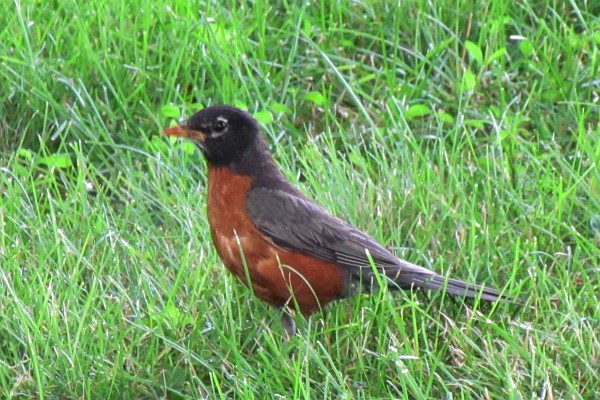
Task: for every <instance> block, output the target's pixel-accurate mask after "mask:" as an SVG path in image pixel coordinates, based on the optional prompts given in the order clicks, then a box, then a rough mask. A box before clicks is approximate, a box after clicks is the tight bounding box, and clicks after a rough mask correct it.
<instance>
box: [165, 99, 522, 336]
mask: <svg viewBox="0 0 600 400" xmlns="http://www.w3.org/2000/svg"><path fill="white" fill-rule="evenodd" d="M164 134H165V135H168V136H179V137H183V138H186V139H188V140H191V141H192V142H193V143H195V144H196V145H197V147H198V148H199V149H200V151H201V152H202V154H203V155H204V158H205V159H206V163H207V165H208V173H207V187H208V192H207V205H206V207H207V217H208V223H209V226H210V234H211V237H212V241H213V244H214V247H215V249H216V252H217V254H218V255H219V257H220V259H221V260H222V262H223V264H224V266H225V267H226V269H228V270H229V271H230V272H231V273H232V274H233V275H235V276H236V277H237V278H238V279H239V280H241V281H242V282H243V283H244V284H245V285H247V286H248V287H250V288H251V289H252V291H253V292H254V294H255V295H256V296H257V297H258V298H260V299H261V300H264V301H265V302H267V303H269V304H270V305H272V306H275V307H277V308H280V309H282V310H283V311H284V312H283V313H282V325H283V328H284V329H285V330H286V331H287V332H288V333H289V334H290V335H293V334H295V333H296V327H295V322H294V320H293V318H292V316H291V314H293V313H295V312H297V311H299V312H300V313H302V314H303V315H304V316H305V317H308V316H310V315H311V314H313V313H314V312H316V311H319V310H321V309H322V308H323V307H324V306H325V305H327V304H328V303H330V302H332V301H334V300H337V299H342V298H346V297H349V296H352V295H355V294H358V293H363V292H367V293H368V292H373V291H376V290H377V289H378V288H379V286H380V282H381V279H378V277H377V274H379V277H384V279H385V280H386V281H387V282H388V283H389V285H388V287H389V288H397V289H409V290H410V289H419V288H420V289H424V290H432V291H445V292H446V293H447V294H450V295H454V296H462V297H470V298H480V299H482V300H486V301H498V300H501V301H508V302H513V301H514V300H515V298H514V297H512V296H510V295H508V294H505V293H503V292H501V291H499V290H497V289H494V288H492V287H489V286H483V285H478V284H474V283H468V282H465V281H463V280H460V279H455V278H448V277H444V276H442V275H440V274H438V273H436V272H434V271H432V270H430V269H427V268H424V267H421V266H419V265H416V264H413V263H411V262H408V261H405V260H403V259H401V258H398V257H397V256H396V255H394V254H393V253H392V252H391V251H389V250H388V249H386V248H385V247H384V246H383V245H382V244H380V243H379V242H378V241H377V240H375V239H373V238H372V237H371V236H369V235H368V234H367V233H365V232H363V231H362V230H360V229H358V228H356V227H354V226H352V225H350V224H349V223H347V222H345V221H344V220H342V219H340V218H338V217H336V216H333V215H332V214H330V213H329V212H328V211H326V210H325V209H324V208H322V207H321V206H319V205H317V204H316V203H315V202H313V201H312V200H311V199H310V198H308V197H307V196H306V195H305V194H304V193H302V192H301V191H300V190H299V189H298V188H297V187H296V186H295V185H294V184H292V183H291V182H290V181H289V180H288V179H287V178H286V177H285V175H284V174H283V172H282V171H281V170H280V169H279V168H278V166H277V165H276V163H275V161H274V159H273V156H272V153H271V151H270V150H269V145H268V143H267V141H266V140H265V138H264V137H263V135H262V134H261V132H260V129H259V126H258V123H257V121H256V120H255V119H254V118H253V117H252V116H251V115H250V114H249V113H247V112H245V111H243V110H240V109H238V108H236V107H233V106H228V105H215V106H209V107H206V108H204V109H202V110H200V111H198V112H196V113H194V114H193V115H192V116H191V117H190V118H189V119H187V121H185V122H184V123H182V124H180V125H175V126H173V127H170V128H167V129H165V130H164Z"/></svg>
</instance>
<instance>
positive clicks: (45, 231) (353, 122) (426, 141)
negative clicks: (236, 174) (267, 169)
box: [0, 0, 600, 400]
mask: <svg viewBox="0 0 600 400" xmlns="http://www.w3.org/2000/svg"><path fill="white" fill-rule="evenodd" d="M397 3H399V4H397ZM598 15H600V4H599V3H598V2H597V1H591V0H590V1H566V0H565V1H561V0H541V1H530V2H522V1H508V0H497V1H488V0H484V1H464V2H460V1H452V0H437V1H435V0H434V1H425V0H409V1H401V2H391V1H390V2H385V1H377V0H364V1H339V2H326V1H320V2H309V1H307V2H290V1H283V2H266V1H263V0H255V1H241V2H235V1H222V2H217V1H200V2H189V1H176V2H166V1H165V2H163V1H157V2H144V1H140V0H134V1H129V2H121V1H114V0H107V1H100V0H90V1H86V2H83V1H79V2H77V1H73V0H55V1H48V2H39V1H33V0H22V1H20V0H15V1H5V2H3V3H2V5H0V26H1V27H2V28H1V30H0V264H1V268H0V397H1V398H7V399H29V398H32V399H59V398H60V399H155V398H164V399H188V398H190V399H194V398H198V399H200V398H210V399H213V398H236V399H266V398H272V399H296V398H297V399H321V398H328V399H340V398H348V399H350V398H352V399H387V398H400V399H430V398H431V399H455V398H458V399H545V400H546V399H547V400H551V399H598V398H600V372H599V371H600V306H599V303H600V298H599V296H600V295H599V293H600V128H599V114H600V106H599V104H600V79H599V77H600V53H599V49H600V18H599V17H598ZM218 103H225V104H233V105H236V106H238V107H241V108H244V109H246V110H247V111H248V112H250V113H252V114H253V115H254V116H255V118H256V119H257V120H258V121H259V122H260V124H261V127H262V130H263V133H264V134H265V136H266V137H267V139H268V141H269V143H271V145H272V150H273V152H274V154H275V158H276V160H277V162H278V163H279V165H280V166H281V168H282V170H283V171H284V173H285V175H286V176H288V177H289V179H290V180H291V181H292V182H294V183H296V184H297V185H298V186H299V187H300V188H301V190H302V191H304V192H305V193H306V194H307V195H309V196H310V197H312V198H314V199H315V200H316V201H317V202H318V203H320V204H321V205H323V206H324V207H325V208H326V209H328V210H330V211H331V212H333V213H334V214H336V215H337V216H340V217H342V218H344V219H346V220H348V221H350V222H352V223H353V224H354V225H356V226H358V227H360V228H361V229H363V230H365V231H367V232H368V233H369V234H371V235H372V236H374V237H375V238H377V239H378V240H379V241H381V242H382V243H384V244H385V245H386V246H387V247H388V248H390V249H391V250H392V251H393V252H395V253H396V254H398V255H399V256H400V257H403V258H406V259H408V260H410V261H412V262H414V263H418V264H420V265H423V266H426V267H428V268H431V269H434V270H436V271H438V272H440V273H442V274H444V275H451V276H454V277H458V278H462V279H465V280H468V281H473V282H478V283H485V284H487V285H491V286H495V287H497V288H501V289H504V290H506V292H507V293H509V294H511V295H515V296H522V297H524V298H525V300H526V304H525V305H524V306H515V305H511V304H506V303H501V304H486V303H484V302H481V303H480V302H478V301H469V300H462V299H452V298H450V297H449V296H445V295H443V294H439V293H427V292H425V293H423V292H412V293H411V292H392V291H388V290H386V289H384V290H382V291H380V292H378V293H376V294H375V295H373V296H366V295H365V296H356V297H353V298H350V299H346V300H344V301H340V302H336V303H335V304H332V305H331V306H329V307H327V308H326V309H325V310H323V312H320V313H317V314H315V315H314V316H313V317H312V318H310V319H303V318H301V317H297V318H296V322H297V324H298V326H299V331H300V333H299V335H297V336H296V337H293V338H291V339H290V340H287V341H286V340H285V335H284V331H283V329H282V327H281V325H280V323H279V315H278V314H277V312H276V311H275V310H273V309H271V308H269V307H268V306H267V305H265V304H264V303H262V302H261V301H259V300H257V299H256V298H254V297H253V296H252V294H251V292H250V291H249V290H248V289H246V288H245V287H243V286H242V285H240V284H239V283H238V282H237V281H236V280H235V279H234V278H233V277H231V276H230V275H229V274H227V273H225V270H224V268H223V266H222V265H221V263H220V260H219V259H218V257H217V255H216V253H215V251H214V250H213V247H212V243H211V240H210V233H209V228H208V224H207V221H206V211H205V196H206V187H205V183H206V169H205V165H204V161H203V159H202V156H201V154H200V153H199V151H197V150H196V149H195V147H194V146H193V145H192V144H191V143H187V142H185V141H177V140H170V139H169V138H166V137H164V136H162V135H161V130H162V128H163V127H166V126H169V125H170V124H174V123H175V122H176V121H177V120H179V119H181V118H183V117H186V116H189V115H191V114H192V113H193V112H194V111H196V110H198V109H200V108H202V107H204V106H207V105H211V104H218Z"/></svg>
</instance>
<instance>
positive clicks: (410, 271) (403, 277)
mask: <svg viewBox="0 0 600 400" xmlns="http://www.w3.org/2000/svg"><path fill="white" fill-rule="evenodd" d="M387 275H388V276H389V275H390V274H387ZM393 281H394V283H396V284H397V285H398V286H400V287H401V288H410V287H418V288H422V289H428V290H444V291H445V292H446V293H448V294H451V295H454V296H463V297H471V298H481V299H482V300H487V301H498V300H501V301H506V302H510V303H517V304H518V303H522V301H521V299H519V298H517V297H513V296H510V295H507V294H504V293H502V292H501V291H499V290H497V289H494V288H492V287H489V286H483V285H477V284H475V283H469V282H465V281H462V280H460V279H455V278H446V277H443V276H441V275H438V274H436V273H435V272H433V271H430V270H428V269H425V268H422V267H419V266H417V265H415V264H412V263H408V262H404V263H403V264H402V266H401V268H400V271H398V273H397V274H396V276H395V277H394V278H393Z"/></svg>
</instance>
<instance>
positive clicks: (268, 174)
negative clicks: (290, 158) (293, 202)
mask: <svg viewBox="0 0 600 400" xmlns="http://www.w3.org/2000/svg"><path fill="white" fill-rule="evenodd" d="M219 167H226V168H228V169H229V170H230V171H231V172H233V173H234V174H236V175H242V176H249V177H250V178H252V187H265V188H269V189H278V190H284V191H286V192H290V193H296V194H299V193H300V192H299V191H298V189H296V188H295V187H294V186H293V185H292V184H291V183H290V182H289V181H288V180H287V178H286V177H285V175H283V173H282V172H281V170H280V169H279V167H278V166H277V164H275V160H273V156H272V155H271V152H270V151H269V146H268V144H267V142H266V141H265V140H264V139H263V138H262V137H258V138H257V140H256V141H255V142H254V143H252V144H251V145H250V146H248V147H247V148H246V150H245V151H244V152H242V154H239V155H238V156H237V157H235V161H232V162H230V163H228V164H227V165H220V166H218V165H210V168H219Z"/></svg>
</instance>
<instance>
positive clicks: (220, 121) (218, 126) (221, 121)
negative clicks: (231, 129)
mask: <svg viewBox="0 0 600 400" xmlns="http://www.w3.org/2000/svg"><path fill="white" fill-rule="evenodd" d="M225 128H227V120H226V119H225V118H222V117H219V118H217V120H216V121H215V122H214V123H213V127H212V129H213V131H215V132H222V131H223V130H224V129H225Z"/></svg>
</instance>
